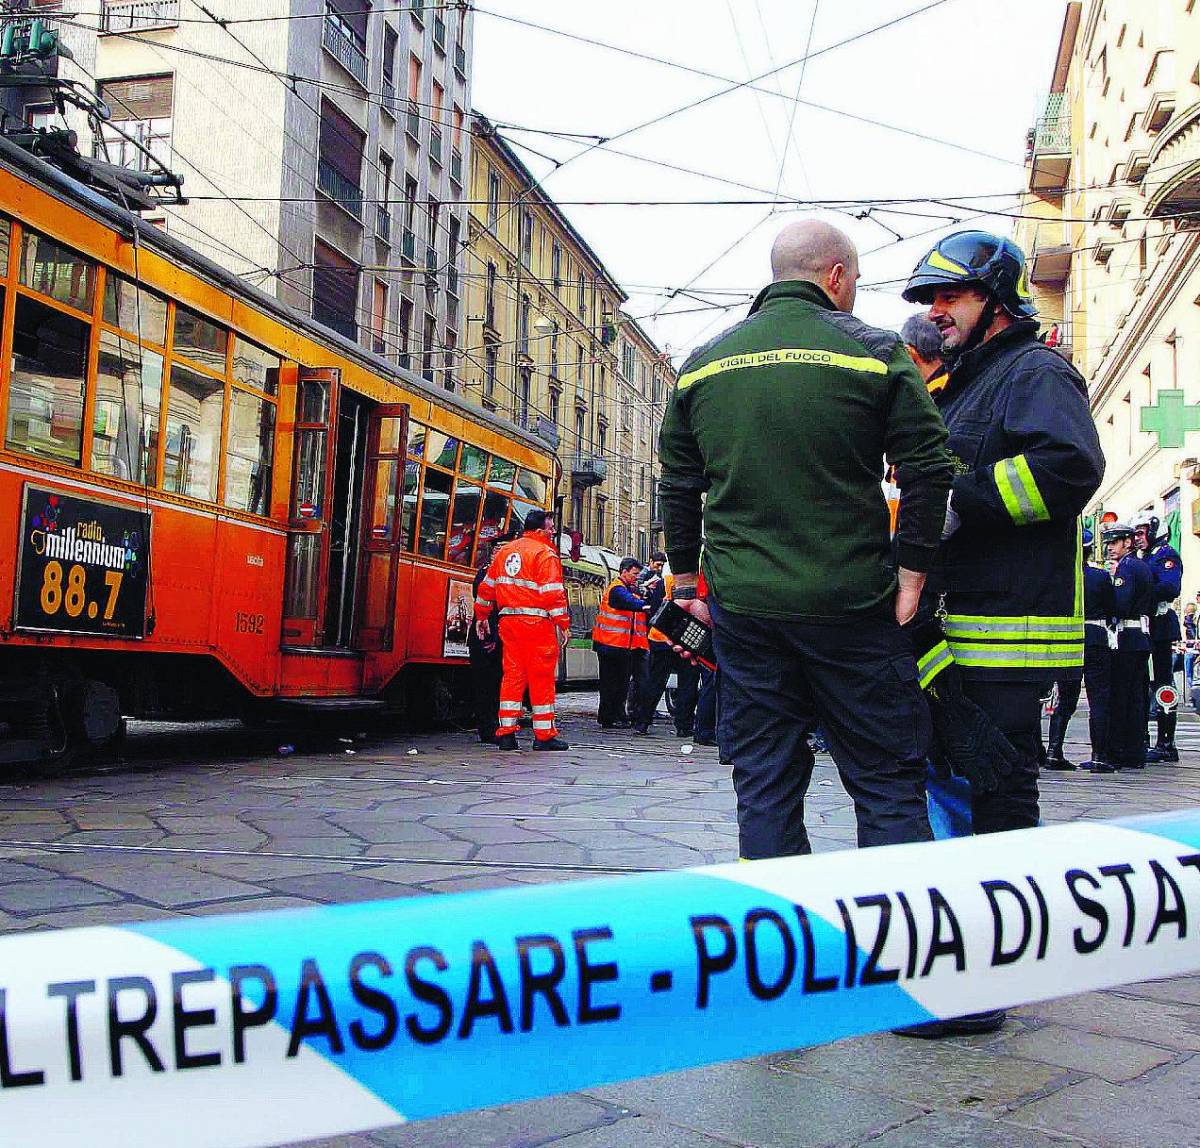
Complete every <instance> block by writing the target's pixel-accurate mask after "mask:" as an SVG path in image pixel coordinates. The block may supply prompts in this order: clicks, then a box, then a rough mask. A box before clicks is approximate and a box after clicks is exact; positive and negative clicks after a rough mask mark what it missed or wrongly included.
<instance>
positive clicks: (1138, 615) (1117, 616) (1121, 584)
mask: <svg viewBox="0 0 1200 1148" xmlns="http://www.w3.org/2000/svg"><path fill="white" fill-rule="evenodd" d="M1153 610H1154V574H1153V573H1152V572H1151V570H1150V567H1149V566H1148V565H1147V564H1146V563H1145V562H1143V561H1142V560H1141V559H1140V558H1138V557H1136V556H1135V555H1133V554H1126V555H1125V557H1124V558H1122V559H1121V561H1120V562H1118V563H1117V569H1116V573H1114V574H1113V623H1114V625H1115V626H1116V630H1117V649H1118V650H1122V651H1126V652H1132V653H1137V654H1141V653H1149V652H1150V635H1149V629H1150V626H1149V624H1148V621H1147V614H1148V613H1151V612H1153Z"/></svg>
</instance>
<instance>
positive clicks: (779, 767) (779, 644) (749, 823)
mask: <svg viewBox="0 0 1200 1148" xmlns="http://www.w3.org/2000/svg"><path fill="white" fill-rule="evenodd" d="M710 606H711V607H712V613H713V620H714V623H715V631H716V632H715V641H716V654H717V661H718V663H719V664H720V666H721V719H720V721H721V750H722V753H724V754H725V755H727V756H729V757H731V758H732V759H733V785H734V789H735V790H736V792H737V812H738V837H739V844H740V851H741V855H742V857H744V858H747V859H748V860H753V859H757V858H761V857H780V856H786V855H789V854H794V853H809V852H811V850H812V847H811V845H810V843H809V839H808V832H807V831H806V829H805V827H804V798H805V794H806V793H807V791H808V785H809V781H810V780H811V778H812V770H813V754H812V750H810V749H809V748H808V742H807V740H806V738H807V735H808V733H809V731H810V730H812V729H813V728H814V727H815V726H816V725H817V724H818V723H820V725H821V728H822V729H823V730H824V732H825V737H826V739H827V740H828V742H829V748H830V751H831V752H832V754H833V760H834V762H835V763H836V765H837V768H838V772H839V773H840V774H841V777H842V784H843V785H845V787H846V792H847V793H849V794H850V797H851V798H852V799H853V801H854V810H855V815H856V817H857V820H858V843H859V845H892V844H896V843H898V842H903V841H928V840H930V838H931V837H932V834H931V832H930V829H929V817H928V814H927V812H926V807H925V754H926V750H927V749H928V746H929V739H930V724H929V710H928V707H927V706H926V704H925V698H924V695H922V693H921V688H920V685H919V684H918V680H917V664H916V659H915V658H914V657H913V654H912V648H911V646H910V644H909V641H908V638H907V637H906V636H905V635H904V634H903V633H902V631H901V630H900V627H899V626H897V625H896V622H895V619H894V617H893V616H892V614H891V612H890V611H887V612H879V613H872V614H870V615H869V616H862V617H851V618H846V619H845V620H843V621H841V622H838V623H836V624H827V625H818V624H813V623H805V622H787V621H780V620H779V619H776V618H753V617H748V616H746V615H742V614H732V613H729V612H728V611H726V610H722V609H721V608H720V607H719V606H715V605H713V604H712V602H711V601H710Z"/></svg>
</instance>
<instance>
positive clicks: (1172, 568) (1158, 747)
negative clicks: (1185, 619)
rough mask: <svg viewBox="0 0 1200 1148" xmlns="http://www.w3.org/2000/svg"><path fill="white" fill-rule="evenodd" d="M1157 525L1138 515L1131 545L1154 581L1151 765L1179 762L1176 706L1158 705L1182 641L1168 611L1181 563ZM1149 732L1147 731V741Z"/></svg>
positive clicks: (1179, 587)
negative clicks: (1152, 744) (1153, 728)
mask: <svg viewBox="0 0 1200 1148" xmlns="http://www.w3.org/2000/svg"><path fill="white" fill-rule="evenodd" d="M1158 527H1159V521H1158V519H1157V518H1155V517H1154V516H1153V515H1151V514H1143V515H1139V516H1138V517H1137V518H1136V519H1135V520H1134V522H1133V529H1134V545H1135V546H1136V547H1137V551H1138V555H1139V557H1141V559H1142V560H1143V561H1144V562H1145V563H1146V564H1147V565H1148V566H1149V567H1150V573H1151V575H1152V576H1153V578H1154V608H1153V609H1152V610H1151V611H1150V666H1151V676H1150V682H1151V686H1150V688H1151V691H1152V692H1153V696H1152V697H1148V699H1147V700H1148V703H1149V715H1148V716H1149V717H1152V718H1154V719H1155V724H1156V725H1157V727H1158V731H1157V732H1158V736H1157V738H1156V739H1155V743H1154V748H1153V749H1152V750H1150V752H1149V753H1147V754H1146V760H1147V761H1148V762H1151V763H1155V762H1162V761H1178V760H1179V751H1178V750H1177V749H1176V748H1175V725H1176V723H1177V722H1178V721H1179V713H1178V702H1177V701H1171V702H1166V701H1165V699H1164V702H1159V700H1158V691H1159V690H1161V689H1162V687H1163V686H1170V687H1172V690H1173V689H1174V686H1175V643H1176V642H1178V641H1179V639H1180V637H1181V631H1180V629H1179V615H1178V614H1176V613H1175V611H1174V610H1173V609H1171V603H1172V602H1174V601H1175V600H1176V599H1177V598H1178V597H1179V594H1180V592H1181V590H1182V589H1183V562H1182V561H1181V560H1180V558H1179V551H1178V550H1176V549H1175V548H1174V547H1173V546H1172V545H1170V543H1169V542H1168V541H1167V540H1166V538H1160V537H1158ZM1148 737H1149V731H1148V730H1147V738H1148Z"/></svg>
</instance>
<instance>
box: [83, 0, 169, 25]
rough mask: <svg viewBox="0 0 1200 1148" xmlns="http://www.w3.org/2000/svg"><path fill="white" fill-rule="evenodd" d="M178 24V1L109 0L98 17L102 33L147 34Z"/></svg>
mask: <svg viewBox="0 0 1200 1148" xmlns="http://www.w3.org/2000/svg"><path fill="white" fill-rule="evenodd" d="M178 24H179V0H111V2H109V3H105V4H104V6H103V11H102V13H101V17H100V28H101V30H102V31H104V32H148V31H150V30H151V29H152V28H174V27H177V26H178Z"/></svg>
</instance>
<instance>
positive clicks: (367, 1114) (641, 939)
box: [0, 810, 1200, 1148]
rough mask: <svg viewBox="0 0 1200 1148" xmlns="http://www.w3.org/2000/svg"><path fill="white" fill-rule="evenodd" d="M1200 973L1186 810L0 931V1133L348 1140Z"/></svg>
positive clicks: (73, 1141)
mask: <svg viewBox="0 0 1200 1148" xmlns="http://www.w3.org/2000/svg"><path fill="white" fill-rule="evenodd" d="M1198 970H1200V810H1189V811H1186V812H1182V813H1177V814H1163V815H1156V816H1152V817H1143V818H1133V819H1128V820H1123V821H1117V822H1090V823H1089V822H1077V823H1073V824H1068V825H1056V826H1052V827H1048V828H1041V829H1030V830H1021V831H1019V832H1014V833H1004V834H997V835H994V836H990V837H975V838H964V839H960V840H954V841H941V842H933V843H929V844H917V845H897V846H891V847H887V848H879V849H869V850H862V851H847V852H843V853H832V854H823V855H819V856H813V857H803V858H785V859H779V860H775V861H758V862H752V863H749V864H742V865H718V866H712V867H708V868H704V869H692V870H683V871H679V872H670V873H659V874H646V875H639V876H633V877H623V878H612V879H606V880H600V881H588V882H572V883H564V884H561V885H548V886H540V887H537V888H524V889H509V890H500V891H496V892H490V893H475V894H454V895H445V896H438V897H425V898H413V899H409V900H403V901H380V902H372V903H364V904H356V905H345V906H331V907H325V908H313V909H301V910H285V911H279V912H272V913H248V914H245V915H242V916H230V917H213V918H207V919H203V920H199V919H188V920H171V921H163V922H155V923H150V924H137V925H127V926H121V927H112V928H109V927H100V928H88V929H77V930H64V931H60V932H46V933H31V934H21V935H16V936H10V937H7V938H3V939H0V1144H4V1145H9V1144H14V1145H15V1144H20V1145H29V1144H37V1145H39V1146H41V1148H56V1146H58V1145H68V1144H69V1145H72V1146H74V1145H77V1144H79V1143H81V1142H82V1143H87V1144H88V1145H89V1146H92V1148H104V1146H109V1145H111V1146H117V1145H120V1146H122V1148H127V1146H129V1145H138V1144H151V1143H152V1144H155V1145H163V1146H172V1148H184V1146H188V1148H191V1146H197V1148H199V1146H204V1148H210V1146H214V1145H221V1146H223V1148H253V1146H259V1145H272V1144H282V1143H288V1142H291V1141H297V1140H305V1139H310V1138H318V1137H322V1136H330V1135H334V1134H339V1133H350V1132H358V1131H366V1130H369V1129H372V1128H379V1127H384V1126H387V1125H392V1124H397V1123H402V1122H404V1121H408V1120H417V1119H422V1118H426V1117H433V1116H441V1115H446V1114H449V1113H454V1112H462V1111H466V1110H468V1109H475V1108H482V1107H487V1106H490V1105H495V1104H500V1103H507V1102H513V1101H519V1100H526V1099H530V1098H533V1097H537V1096H543V1095H549V1094H553V1093H558V1092H565V1091H569V1090H573V1089H578V1088H584V1087H588V1086H592V1085H597V1084H601V1083H607V1082H612V1081H617V1080H623V1079H628V1078H631V1077H639V1076H648V1075H651V1074H654V1073H661V1072H669V1071H672V1070H676V1069H683V1068H690V1067H693V1066H696V1065H701V1064H707V1063H712V1062H716V1061H722V1060H731V1059H736V1058H740V1057H746V1056H753V1055H757V1054H761V1053H766V1052H771V1051H778V1050H781V1049H791V1048H798V1047H803V1046H807V1045H814V1044H820V1043H824V1042H826V1041H832V1040H837V1039H839V1038H841V1037H846V1036H852V1035H856V1034H861V1033H867V1032H873V1031H878V1030H882V1029H887V1028H891V1027H895V1026H898V1025H907V1024H913V1023H917V1022H921V1021H928V1020H931V1019H935V1018H944V1017H951V1016H957V1015H960V1014H962V1013H965V1012H974V1011H978V1010H981V1009H989V1008H998V1007H1003V1006H1010V1005H1016V1004H1024V1003H1029V1002H1032V1001H1037V1000H1044V999H1047V998H1051V997H1057V996H1065V995H1068V994H1072V993H1078V992H1085V991H1088V990H1092V989H1099V988H1105V987H1111V986H1114V985H1120V984H1127V983H1132V982H1135V981H1142V980H1147V979H1150V978H1153V977H1161V976H1167V975H1173V974H1181V973H1189V972H1196V971H1198Z"/></svg>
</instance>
